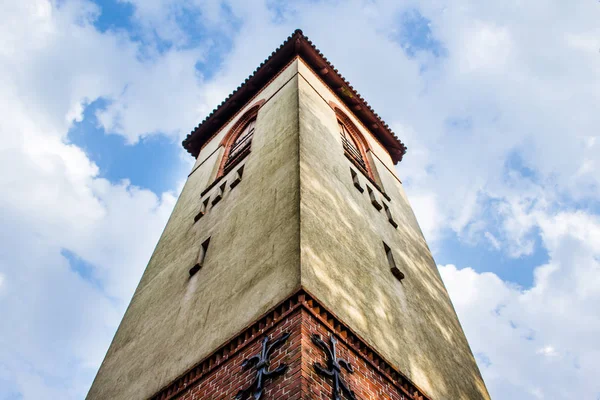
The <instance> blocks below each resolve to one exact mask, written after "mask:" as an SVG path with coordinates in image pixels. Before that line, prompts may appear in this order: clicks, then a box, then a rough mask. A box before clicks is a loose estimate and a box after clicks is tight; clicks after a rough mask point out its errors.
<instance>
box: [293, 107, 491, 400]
mask: <svg viewBox="0 0 600 400" xmlns="http://www.w3.org/2000/svg"><path fill="white" fill-rule="evenodd" d="M302 107H303V108H304V109H305V110H309V111H308V112H307V113H305V114H303V115H310V116H309V117H305V118H304V119H303V120H302V123H303V124H304V126H305V127H306V131H307V133H306V135H319V140H308V139H307V140H301V165H300V169H301V199H302V203H301V221H302V228H301V229H302V238H303V239H302V268H303V271H302V283H303V285H305V287H306V288H307V290H309V291H310V292H312V293H313V294H314V295H316V296H317V298H319V300H320V301H322V302H324V304H325V305H326V306H328V307H330V308H332V309H333V310H334V311H335V312H336V313H337V314H338V315H339V317H341V319H342V320H343V321H347V323H349V325H350V327H351V328H353V329H355V330H356V331H357V333H359V335H361V336H362V337H363V338H364V339H365V340H366V341H367V342H368V343H370V344H371V345H372V346H373V347H374V348H375V349H376V350H378V351H379V352H381V353H382V355H384V357H385V358H386V359H388V360H389V361H390V362H391V363H392V365H395V366H396V367H398V368H399V370H400V371H401V372H403V373H404V374H405V375H407V377H408V378H410V379H411V380H413V381H414V382H415V383H416V384H417V385H418V386H420V387H421V388H422V389H423V390H425V392H426V393H430V394H432V395H433V398H434V399H469V400H471V399H477V398H481V399H487V398H489V396H488V395H487V391H486V390H485V387H484V385H483V381H482V379H481V376H480V375H479V371H478V369H477V367H476V364H475V360H474V358H473V356H472V354H471V353H470V350H469V347H468V343H467V341H466V338H465V337H464V334H463V332H462V328H461V327H460V324H459V322H458V319H457V318H456V315H455V312H454V309H453V307H452V304H451V302H450V299H449V297H448V295H447V292H446V289H445V287H444V285H443V283H442V281H441V278H440V275H439V272H438V270H437V267H436V265H435V262H434V260H433V258H432V256H431V253H430V251H429V248H428V246H427V244H426V242H425V239H424V237H423V236H422V234H421V231H420V229H419V227H418V225H417V222H416V219H415V217H414V214H413V213H412V209H411V208H410V205H409V204H408V203H407V202H406V201H405V200H404V198H403V197H402V196H400V195H397V193H394V191H393V190H392V193H391V194H392V196H393V203H394V204H393V208H394V211H395V213H396V214H398V215H397V222H398V225H399V226H398V228H397V230H394V231H393V232H392V233H391V234H389V233H387V236H386V237H385V240H386V242H388V243H389V244H390V247H392V249H393V251H394V254H395V255H396V257H397V263H398V265H399V266H400V268H401V269H402V270H404V271H405V272H406V276H407V279H405V280H403V281H402V283H400V282H398V281H397V280H396V279H395V278H394V277H393V276H392V274H391V273H390V271H389V267H388V264H387V260H386V258H385V254H384V251H383V245H382V243H381V241H382V239H383V236H382V235H384V234H386V233H385V232H386V229H392V228H391V226H390V227H384V224H388V222H387V219H386V218H370V214H371V213H375V212H376V211H375V209H374V208H373V209H372V207H371V205H370V203H369V201H368V199H367V198H366V197H364V196H362V194H360V193H359V192H358V191H357V190H356V189H355V188H354V187H353V184H352V181H351V178H350V173H349V171H348V173H347V174H346V171H344V169H345V167H344V168H343V169H342V171H341V173H340V171H339V169H340V168H339V165H344V166H345V165H346V164H345V163H347V165H348V168H349V167H350V163H349V162H347V160H346V159H345V158H344V156H343V153H342V152H341V151H340V154H339V157H338V156H336V155H335V154H331V153H333V151H329V155H328V157H327V158H328V159H332V160H329V161H327V160H324V159H323V157H324V153H323V150H321V149H318V148H316V146H321V147H323V148H327V149H336V148H337V147H340V149H341V144H338V143H337V142H336V141H335V139H336V138H335V136H334V135H332V134H331V132H332V130H331V128H330V127H328V126H326V125H325V124H324V123H323V122H322V121H323V120H327V118H326V117H325V118H317V117H315V118H312V116H314V115H318V116H321V115H320V114H321V113H322V110H317V109H316V108H313V107H311V105H310V104H308V102H307V103H306V104H302ZM332 119H333V121H335V117H332ZM334 132H335V131H334ZM323 140H325V141H327V142H329V143H326V144H323V143H322V141H323ZM340 160H341V161H340ZM313 161H314V162H313ZM336 163H337V164H336ZM315 165H318V166H319V167H318V168H316V167H314V166H315ZM379 172H380V173H386V174H389V172H388V171H387V170H386V171H379ZM346 175H348V176H347V177H346ZM346 180H347V182H346ZM388 189H392V188H388ZM361 196H362V198H361ZM371 209H372V210H371ZM380 221H381V223H380Z"/></svg>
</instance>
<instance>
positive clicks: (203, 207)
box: [194, 197, 210, 222]
mask: <svg viewBox="0 0 600 400" xmlns="http://www.w3.org/2000/svg"><path fill="white" fill-rule="evenodd" d="M209 201H210V197H207V198H206V199H204V201H203V202H202V205H201V206H200V211H198V214H196V216H195V217H194V222H198V220H199V219H200V218H202V217H204V214H206V211H207V210H208V202H209Z"/></svg>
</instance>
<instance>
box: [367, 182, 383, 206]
mask: <svg viewBox="0 0 600 400" xmlns="http://www.w3.org/2000/svg"><path fill="white" fill-rule="evenodd" d="M367 192H369V198H370V199H371V204H373V207H375V208H376V209H377V211H380V210H381V208H382V206H381V203H380V202H379V201H377V197H375V193H374V192H373V189H371V188H370V187H369V186H367Z"/></svg>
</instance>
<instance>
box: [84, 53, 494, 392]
mask: <svg viewBox="0 0 600 400" xmlns="http://www.w3.org/2000/svg"><path fill="white" fill-rule="evenodd" d="M259 100H265V101H266V103H265V104H264V105H263V106H262V107H261V109H260V111H259V113H258V117H257V125H256V133H255V136H254V140H253V144H252V152H251V154H250V155H249V156H248V157H246V159H245V160H244V161H243V163H244V164H245V169H244V176H243V180H242V181H241V183H240V184H239V185H238V186H237V187H235V188H234V189H230V188H229V184H228V185H227V190H226V192H225V196H224V198H223V199H222V200H221V201H220V202H219V203H218V204H217V205H216V206H214V208H212V207H211V208H209V210H208V212H207V214H206V215H205V216H204V217H202V218H201V219H200V220H199V221H198V222H197V223H195V224H194V223H193V218H194V216H195V215H196V213H197V212H198V209H199V207H200V205H201V203H202V201H203V200H204V199H205V198H206V196H210V197H212V196H213V195H214V193H215V191H216V190H217V189H218V185H217V186H215V187H213V188H212V189H211V190H210V191H209V192H208V193H207V194H206V195H205V196H204V197H201V196H200V194H201V193H202V191H204V189H205V188H206V187H207V186H208V185H209V184H210V183H211V182H212V181H213V180H214V177H215V174H216V169H217V165H218V162H219V161H220V157H221V155H222V148H221V147H220V143H221V141H222V139H223V137H224V135H225V134H226V133H227V132H228V131H229V130H230V128H231V127H232V125H233V124H234V123H235V121H236V120H237V119H238V118H239V117H240V116H242V115H243V113H244V111H246V110H247V109H248V108H249V107H251V106H252V105H253V104H254V103H256V102H257V101H259ZM329 101H334V102H336V103H337V104H338V105H340V107H341V108H342V109H344V111H345V112H346V113H347V115H348V116H349V117H350V118H351V119H352V120H353V121H354V123H355V125H356V126H357V127H358V128H359V129H360V130H361V132H363V135H364V136H365V138H366V139H367V140H368V141H369V145H370V147H371V149H372V151H373V155H374V157H373V166H374V167H375V168H376V169H377V172H378V175H379V178H380V179H381V182H382V186H383V188H384V190H385V191H386V192H387V193H388V195H389V196H390V197H391V198H392V200H391V201H387V200H385V199H383V198H382V196H381V194H380V193H379V192H378V191H377V190H376V189H375V188H373V187H372V186H371V187H372V188H373V190H374V192H375V194H376V196H377V197H378V198H379V200H380V201H384V202H386V204H387V205H388V206H389V207H390V209H391V211H392V213H393V215H394V217H395V219H396V221H397V222H398V224H399V226H398V228H397V229H394V228H393V226H392V225H390V224H389V222H388V221H387V218H386V216H385V213H384V212H383V211H377V210H376V209H375V208H374V207H373V206H372V205H371V203H370V201H369V197H368V194H367V192H366V190H365V193H360V192H358V191H357V190H356V189H355V188H354V186H353V184H352V180H351V175H350V167H351V163H350V162H349V161H348V160H347V159H346V157H345V156H344V154H343V150H342V149H343V148H342V143H341V140H340V137H339V134H338V127H337V122H336V117H335V114H334V112H333V110H332V109H331V108H330V107H329V105H328V102H329ZM236 169H237V168H235V169H234V170H233V171H231V172H230V174H229V175H232V174H234V173H235V171H236ZM393 170H394V166H393V163H392V161H391V159H390V157H389V155H388V153H387V151H386V150H385V149H384V148H383V147H382V146H381V145H380V144H379V142H378V141H377V140H376V139H375V138H374V137H373V136H372V135H371V134H370V133H369V132H368V130H366V128H365V127H363V126H362V124H360V122H359V121H358V120H357V119H356V118H354V116H353V115H352V113H351V112H350V111H349V110H347V109H345V107H343V106H341V102H340V101H339V99H337V98H336V96H335V94H333V93H332V92H331V91H329V90H328V89H327V88H326V87H325V86H324V85H323V83H322V82H321V81H320V79H319V78H318V77H317V76H316V75H314V74H313V73H312V71H311V70H310V69H309V68H308V67H306V65H304V63H303V62H301V61H293V62H292V63H291V64H290V65H289V66H288V67H287V68H286V69H285V70H283V71H282V72H281V73H280V74H279V75H278V76H277V77H276V78H275V79H274V80H273V81H272V82H271V83H270V84H269V85H267V86H266V87H265V88H264V89H263V90H262V91H261V92H260V93H259V94H258V95H257V96H256V98H255V99H253V100H252V101H250V102H249V104H247V105H246V107H245V108H244V109H243V110H241V111H240V113H238V114H237V115H236V116H235V117H234V118H232V120H231V121H229V122H227V123H226V124H225V126H224V127H223V128H222V129H221V130H220V131H218V132H217V133H216V134H215V136H214V137H213V139H212V140H211V141H210V142H209V143H208V144H207V145H206V146H205V147H204V148H203V149H202V151H201V152H200V155H199V156H198V159H197V162H196V164H195V166H194V168H193V169H192V171H193V172H192V173H191V175H190V176H189V178H188V181H187V182H186V185H185V187H184V189H183V191H182V193H181V195H180V198H179V199H178V201H177V204H176V206H175V208H174V210H173V213H172V215H171V218H170V220H169V222H168V224H167V226H166V228H165V231H164V232H163V235H162V237H161V239H160V241H159V243H158V245H157V247H156V249H155V252H154V254H153V255H152V258H151V260H150V262H149V264H148V266H147V269H146V271H145V272H144V275H143V277H142V279H141V281H140V284H139V286H138V288H137V290H136V292H135V294H134V297H133V299H132V302H131V304H130V306H129V308H128V310H127V312H126V314H125V316H124V318H123V321H122V323H121V325H120V327H119V329H118V331H117V333H116V335H115V338H114V340H113V343H112V344H111V346H110V348H109V351H108V353H107V355H106V358H105V360H104V362H103V364H102V366H101V368H100V371H99V372H98V375H97V377H96V379H95V381H94V384H93V385H92V388H91V389H90V392H89V394H88V399H94V400H95V399H111V400H112V399H116V400H120V399H127V400H130V399H133V400H136V399H145V398H147V397H149V396H151V395H152V394H154V393H155V392H156V391H157V390H159V389H160V388H161V387H163V386H164V385H166V384H167V383H169V382H170V381H172V380H173V379H174V378H176V377H177V376H179V375H181V374H182V373H184V372H185V371H186V370H187V369H189V368H190V367H192V366H193V365H194V364H196V363H197V362H199V361H200V360H201V359H203V358H204V357H206V356H207V355H208V354H209V353H210V352H212V351H213V350H214V349H215V348H217V347H219V346H220V345H222V344H223V343H225V342H226V341H227V340H228V339H229V338H231V337H232V336H234V335H235V334H236V333H238V332H239V331H240V330H241V329H243V328H244V327H245V326H246V325H248V324H249V323H251V322H253V321H254V320H256V319H257V318H258V317H259V316H260V315H261V314H263V313H264V312H266V311H267V310H268V309H269V308H271V307H273V306H274V305H276V304H277V303H279V302H280V301H281V300H283V299H284V298H286V297H287V296H288V295H290V294H291V293H292V292H294V291H295V290H296V289H298V288H299V287H300V284H302V285H303V286H304V287H305V288H306V289H307V290H308V291H309V292H311V293H312V294H313V295H314V296H316V297H317V298H318V299H319V300H320V301H321V302H323V303H324V304H325V305H326V306H328V307H329V308H330V309H331V310H332V311H333V312H335V313H336V314H337V315H338V316H339V317H340V318H341V319H342V320H343V321H345V322H346V323H347V324H348V325H349V326H350V327H351V328H352V329H353V330H355V331H356V332H357V333H358V334H360V335H361V336H362V337H363V338H364V339H365V340H367V342H368V343H370V344H371V345H372V346H373V347H374V348H375V349H376V350H377V351H378V352H379V353H380V354H382V355H383V356H384V357H385V358H386V359H387V360H388V361H390V362H391V363H392V364H393V365H395V366H396V367H397V368H398V369H399V370H401V371H402V372H404V373H405V374H407V375H408V376H409V378H411V379H412V380H413V381H414V382H415V383H416V384H417V385H419V386H420V387H421V388H422V389H423V390H425V391H426V392H427V393H429V394H430V395H431V396H432V397H433V399H434V400H441V399H447V400H450V399H451V400H457V399H487V398H489V396H488V395H487V392H486V390H485V386H484V384H483V381H482V380H481V377H480V375H479V371H478V369H477V366H476V364H475V361H474V359H473V356H472V355H471V353H470V350H469V348H468V344H467V342H466V339H465V337H464V334H463V333H462V330H461V328H460V325H459V323H458V320H457V318H456V314H455V312H454V310H453V308H452V304H451V303H450V300H449V298H448V295H447V293H446V290H445V288H444V286H443V284H442V282H441V279H440V276H439V272H438V270H437V267H436V265H435V262H434V261H433V259H432V257H431V253H430V251H429V249H428V247H427V244H426V243H425V240H424V238H423V235H422V233H421V231H420V229H419V227H418V224H417V221H416V219H415V217H414V214H413V212H412V210H411V208H410V205H409V204H408V201H407V199H406V196H405V193H404V191H403V189H402V185H401V183H400V182H399V180H398V179H397V178H396V177H395V176H394V173H393V172H392V171H393ZM357 173H358V174H359V176H360V179H361V183H362V184H363V186H366V185H368V183H367V180H366V178H364V177H363V176H362V175H361V173H360V172H359V171H357ZM224 181H228V182H230V181H231V176H226V177H225V179H224ZM140 229H143V227H140ZM209 236H210V237H211V240H210V246H209V251H208V255H207V258H206V260H205V264H204V267H203V268H202V269H201V270H200V271H199V272H198V273H197V274H196V275H195V276H194V277H192V278H191V279H190V278H189V274H188V270H189V268H191V267H192V266H193V265H194V263H195V262H196V258H197V255H198V251H199V249H200V245H201V243H202V242H203V241H204V240H205V239H206V238H207V237H209ZM382 241H385V242H386V243H387V244H388V245H389V246H390V247H391V248H392V250H393V252H394V256H395V259H396V262H397V264H398V266H399V267H400V268H401V269H402V271H403V272H404V273H405V274H406V279H405V280H404V281H403V282H402V283H400V282H398V281H397V280H396V279H395V278H394V277H393V276H392V275H391V273H390V272H389V267H388V264H387V259H386V257H385V253H384V250H383V244H382Z"/></svg>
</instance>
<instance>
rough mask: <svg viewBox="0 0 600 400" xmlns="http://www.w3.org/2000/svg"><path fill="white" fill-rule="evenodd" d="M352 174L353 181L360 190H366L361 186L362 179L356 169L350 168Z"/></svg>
mask: <svg viewBox="0 0 600 400" xmlns="http://www.w3.org/2000/svg"><path fill="white" fill-rule="evenodd" d="M350 174H352V183H354V187H355V188H357V189H358V191H359V192H361V193H362V192H364V191H365V189H363V187H362V186H360V181H359V179H358V174H357V173H356V171H354V170H353V169H352V168H350Z"/></svg>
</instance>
